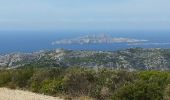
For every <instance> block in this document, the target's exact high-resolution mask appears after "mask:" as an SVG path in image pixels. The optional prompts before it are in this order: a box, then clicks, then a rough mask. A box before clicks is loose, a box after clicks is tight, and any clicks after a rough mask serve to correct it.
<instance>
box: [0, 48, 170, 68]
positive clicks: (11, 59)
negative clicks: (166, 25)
mask: <svg viewBox="0 0 170 100" xmlns="http://www.w3.org/2000/svg"><path fill="white" fill-rule="evenodd" d="M169 60H170V49H142V48H133V49H126V50H120V51H115V52H112V51H81V50H80V51H74V50H64V49H56V50H49V51H40V52H34V53H11V54H6V55H1V56H0V66H1V68H16V67H20V66H24V65H36V66H48V67H50V66H51V67H57V66H63V67H70V66H81V67H109V68H112V69H127V70H150V69H156V70H169V69H170V62H169Z"/></svg>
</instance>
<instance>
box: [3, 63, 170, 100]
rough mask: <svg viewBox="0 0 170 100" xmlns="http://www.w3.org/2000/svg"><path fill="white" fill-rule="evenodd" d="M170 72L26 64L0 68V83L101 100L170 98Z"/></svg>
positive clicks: (154, 99) (161, 99)
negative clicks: (12, 67) (18, 67)
mask: <svg viewBox="0 0 170 100" xmlns="http://www.w3.org/2000/svg"><path fill="white" fill-rule="evenodd" d="M169 84H170V73H169V72H168V71H167V72H166V71H138V72H129V71H123V70H120V71H118V70H112V69H109V68H98V69H92V68H81V67H70V68H67V69H65V68H61V67H56V68H53V67H49V68H48V67H44V68H33V67H29V66H28V67H24V68H21V69H10V70H1V71H0V86H1V87H10V88H20V89H27V90H30V91H33V92H38V93H43V94H47V95H52V96H57V95H67V96H70V97H79V96H88V97H92V98H96V99H97V100H111V99H113V100H163V99H165V100H168V99H169V98H170V94H169V93H170V92H169V91H170V85H169Z"/></svg>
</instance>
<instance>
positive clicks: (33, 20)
mask: <svg viewBox="0 0 170 100" xmlns="http://www.w3.org/2000/svg"><path fill="white" fill-rule="evenodd" d="M169 4H170V0H0V30H1V31H2V30H3V31H9V30H12V31H13V30H169V29H170V6H169Z"/></svg>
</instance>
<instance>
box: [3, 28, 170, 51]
mask: <svg viewBox="0 0 170 100" xmlns="http://www.w3.org/2000/svg"><path fill="white" fill-rule="evenodd" d="M1 33H4V34H0V47H1V48H0V53H11V52H33V51H39V50H51V49H57V48H64V49H71V50H104V51H105V50H106V51H115V50H120V49H127V48H135V47H143V48H170V40H169V38H170V34H169V33H170V31H157V32H156V31H155V32H154V31H105V32H104V31H90V32H88V31H42V32H41V31H15V32H13V31H12V32H10V31H8V32H7V31H4V32H2V31H1ZM23 33H24V34H23ZM150 33H152V34H150ZM93 34H96V35H99V34H108V35H109V36H112V37H116V38H119V37H123V38H134V39H144V40H148V42H147V43H150V44H145V45H128V44H126V43H113V44H84V45H79V44H70V45H52V44H51V43H52V42H54V41H56V40H62V39H70V38H75V37H80V36H86V35H93ZM152 43H157V44H152Z"/></svg>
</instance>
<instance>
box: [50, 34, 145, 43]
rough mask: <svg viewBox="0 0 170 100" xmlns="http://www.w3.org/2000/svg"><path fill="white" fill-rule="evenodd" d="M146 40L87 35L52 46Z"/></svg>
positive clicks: (139, 41) (140, 41)
mask: <svg viewBox="0 0 170 100" xmlns="http://www.w3.org/2000/svg"><path fill="white" fill-rule="evenodd" d="M143 42H147V40H139V39H131V38H122V37H119V38H116V37H111V36H109V35H106V34H104V35H87V36H83V37H77V38H73V39H63V40H59V41H54V42H53V43H52V44H53V45H57V44H100V43H107V44H111V43H143Z"/></svg>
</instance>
